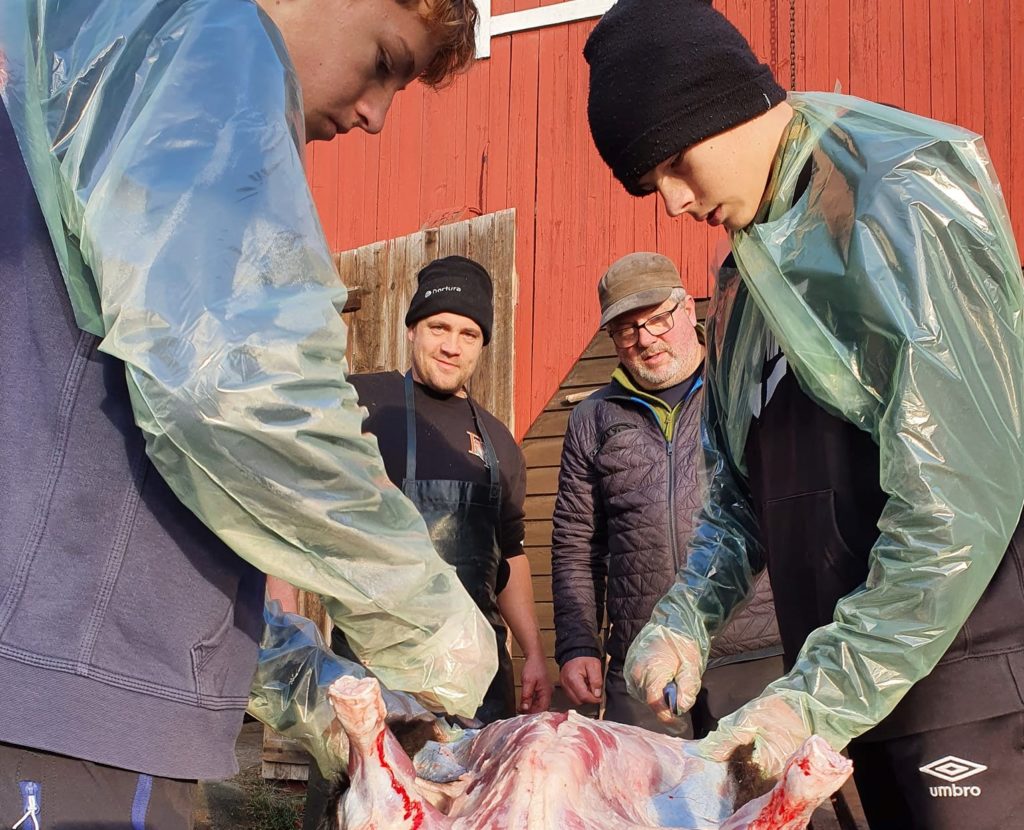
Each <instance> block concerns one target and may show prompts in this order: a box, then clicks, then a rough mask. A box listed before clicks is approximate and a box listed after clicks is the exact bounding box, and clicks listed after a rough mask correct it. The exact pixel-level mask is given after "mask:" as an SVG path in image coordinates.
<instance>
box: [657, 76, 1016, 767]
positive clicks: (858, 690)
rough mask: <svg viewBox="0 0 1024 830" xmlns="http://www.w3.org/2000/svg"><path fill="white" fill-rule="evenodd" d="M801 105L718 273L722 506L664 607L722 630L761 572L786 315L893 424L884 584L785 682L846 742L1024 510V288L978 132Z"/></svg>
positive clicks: (851, 415) (858, 395) (812, 353)
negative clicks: (754, 429)
mask: <svg viewBox="0 0 1024 830" xmlns="http://www.w3.org/2000/svg"><path fill="white" fill-rule="evenodd" d="M790 103H791V104H792V105H793V107H794V108H795V110H796V111H797V113H798V116H799V117H800V118H802V119H803V120H804V122H805V124H806V128H807V129H805V130H799V131H794V132H793V133H792V137H791V138H790V140H789V142H788V144H787V145H786V146H784V147H783V148H782V149H781V151H780V152H781V153H782V158H781V169H780V173H779V186H778V188H777V192H776V196H775V198H774V200H773V202H772V204H771V206H770V209H769V212H768V216H767V219H766V221H764V222H761V223H758V224H754V225H752V226H750V227H749V228H747V229H745V230H744V231H741V232H738V233H735V234H733V237H732V246H733V252H734V254H735V257H736V261H737V264H738V266H739V270H740V274H741V276H742V283H738V282H737V281H728V280H727V281H725V282H724V283H723V285H722V286H720V287H719V289H718V290H719V297H718V307H717V312H716V319H715V327H716V328H717V329H719V330H720V331H722V332H723V333H725V332H730V333H731V334H726V335H725V341H726V344H727V348H723V349H722V350H721V351H720V352H719V353H717V354H716V353H715V350H712V353H711V354H710V355H709V373H710V374H711V376H712V380H711V382H710V383H709V388H710V390H712V392H711V394H709V397H712V396H713V397H714V398H715V400H714V404H713V405H714V407H715V408H716V409H717V412H715V413H713V415H714V416H715V417H713V418H712V419H711V424H710V425H711V426H714V427H715V430H714V437H715V438H716V441H715V442H714V444H715V447H716V448H717V453H718V454H717V455H716V454H714V453H712V455H711V456H710V463H711V465H712V468H713V474H714V481H715V483H714V485H713V487H712V499H711V504H710V506H709V507H708V508H707V509H706V511H705V521H704V522H703V523H702V526H701V528H700V530H699V532H698V534H697V537H696V541H695V543H694V545H695V547H694V551H695V553H696V555H695V556H692V558H691V561H690V563H689V564H688V566H687V568H686V570H685V572H684V573H683V574H681V576H680V578H679V579H678V580H677V581H676V583H675V585H674V587H673V589H672V590H671V591H670V593H669V594H668V595H667V596H666V597H665V598H663V599H662V600H661V602H660V603H659V605H658V607H657V609H656V611H655V620H656V621H658V620H660V621H662V622H664V623H665V624H666V625H667V626H670V627H671V628H674V629H676V630H678V631H680V632H682V633H683V634H685V635H686V636H689V637H691V638H692V639H694V640H695V641H697V642H699V643H701V644H702V646H703V647H704V648H705V649H706V643H707V637H708V635H709V634H711V633H713V632H714V631H715V630H716V629H717V627H718V626H719V625H720V624H721V621H722V619H723V615H724V614H725V612H726V610H727V609H728V608H729V607H731V606H732V605H734V604H735V603H736V602H738V601H739V600H740V599H741V598H742V596H744V595H745V592H746V591H748V590H749V579H748V577H747V574H748V572H749V569H750V562H752V561H753V562H755V563H756V557H755V556H753V555H751V550H752V548H751V531H750V525H749V523H748V521H747V519H748V518H749V511H748V509H747V504H748V503H749V498H748V494H747V490H746V485H745V483H744V477H743V470H742V453H743V446H744V443H745V440H746V432H747V427H748V425H749V423H750V419H751V411H752V410H751V399H752V398H751V392H752V390H753V388H754V384H755V383H756V381H757V377H758V376H757V374H756V373H755V372H753V371H752V369H753V368H754V364H755V363H757V362H758V361H760V360H763V354H764V351H763V350H764V344H765V341H764V338H763V336H762V335H763V333H765V332H766V331H767V330H770V331H771V333H773V334H774V336H775V337H776V338H777V340H778V342H779V344H780V345H781V346H782V348H783V350H784V352H785V353H786V356H787V359H788V361H789V365H790V368H791V369H792V371H794V372H795V373H796V376H797V378H798V380H799V382H800V384H801V386H802V387H803V389H804V390H805V391H806V392H807V393H808V394H809V395H810V396H811V397H812V398H813V399H814V400H815V401H817V402H818V403H819V404H820V405H822V406H823V407H825V408H826V409H827V410H829V411H830V412H833V413H835V414H837V415H839V416H841V417H843V418H845V419H846V420H848V421H850V422H852V423H853V424H855V425H857V426H858V427H860V428H861V429H863V430H865V431H867V432H868V433H869V434H870V435H871V436H872V438H873V439H874V440H875V442H876V443H877V445H878V448H879V458H880V484H881V486H882V489H883V490H884V492H885V493H886V494H887V496H888V502H887V504H886V505H885V508H884V510H883V512H882V515H881V518H880V520H879V523H878V529H879V536H878V540H877V542H876V543H875V545H874V547H873V549H872V551H871V554H870V559H869V573H868V577H867V579H866V582H865V584H863V585H862V586H861V587H860V588H858V589H856V590H854V591H853V592H852V593H851V594H849V595H848V596H846V597H845V598H843V599H842V600H841V601H840V602H839V603H838V604H837V606H836V610H835V615H834V619H833V622H832V623H831V624H830V625H827V626H824V627H822V628H819V629H817V630H815V631H814V632H813V633H812V634H811V635H810V636H809V637H808V638H807V640H806V643H805V645H804V647H803V649H802V651H801V652H800V654H799V656H798V658H797V661H796V665H795V666H794V668H793V670H792V671H791V672H790V673H789V674H787V675H786V676H784V677H783V678H781V679H780V680H778V681H776V682H774V683H772V684H771V685H770V686H769V687H768V689H767V690H766V692H765V695H766V696H778V697H779V698H781V700H782V701H784V702H785V703H786V705H787V706H788V707H789V708H790V709H791V710H792V711H793V712H795V713H796V714H797V716H798V718H799V719H800V720H801V721H803V722H804V723H805V724H806V725H807V726H808V728H809V730H810V731H811V732H813V733H815V734H818V735H821V736H823V737H825V738H826V739H828V740H829V741H830V742H831V743H832V744H833V746H835V747H837V748H838V747H842V746H844V745H845V744H846V743H847V742H848V741H849V740H851V739H852V738H853V737H855V736H857V735H860V734H861V733H863V732H865V731H866V730H868V729H870V728H871V727H872V726H874V725H875V724H877V723H879V722H880V721H881V720H882V719H883V718H884V717H885V716H886V715H887V714H888V713H889V712H890V711H892V709H893V708H894V707H895V706H896V704H897V703H898V702H899V701H900V700H901V698H902V697H903V695H904V694H906V692H907V691H908V690H909V689H910V687H911V686H912V685H913V684H914V683H915V682H917V681H918V680H920V679H921V678H923V677H924V676H925V675H927V674H928V673H929V672H930V671H931V670H932V668H933V667H934V666H935V665H936V663H937V662H938V661H939V659H940V658H941V657H942V655H943V654H944V653H945V651H946V650H947V649H948V647H949V646H950V644H951V643H952V641H953V639H954V637H955V636H956V634H957V632H958V631H959V630H960V628H961V627H962V626H963V624H964V622H965V621H966V619H967V617H968V615H969V614H970V612H971V610H972V609H973V608H974V606H975V604H976V603H977V601H978V600H979V598H980V597H981V595H982V593H983V592H984V591H985V589H986V587H987V586H988V584H989V582H990V581H991V579H992V576H993V574H994V573H995V571H996V568H997V567H998V565H999V563H1000V561H1001V560H1002V557H1003V555H1004V552H1005V551H1006V548H1007V544H1008V542H1009V540H1010V537H1011V535H1012V533H1013V531H1014V528H1015V527H1016V525H1017V522H1018V520H1019V518H1020V515H1021V508H1022V505H1024V425H1022V424H1024V422H1022V403H1024V287H1022V281H1021V269H1020V261H1019V258H1018V254H1017V248H1016V244H1015V242H1014V238H1013V234H1012V231H1011V228H1010V222H1009V216H1008V214H1007V210H1006V206H1005V204H1004V202H1003V199H1002V194H1001V191H1000V187H999V184H998V182H997V180H996V177H995V173H994V171H993V170H992V166H991V162H990V161H989V158H988V155H987V153H986V151H985V147H984V143H983V141H982V140H981V138H980V137H979V136H977V135H974V134H972V133H970V132H968V131H966V130H963V129H961V128H958V127H954V126H950V125H946V124H940V123H937V122H934V121H930V120H927V119H924V118H920V117H918V116H915V115H912V114H909V113H905V112H902V111H899V110H896V109H893V108H890V107H885V106H883V105H878V104H873V103H869V102H866V101H861V100H858V99H855V98H848V97H844V96H839V95H826V94H800V95H796V94H794V95H792V96H791V98H790ZM808 160H810V162H811V165H812V175H811V180H810V184H809V186H808V187H807V189H806V191H805V192H804V193H803V194H802V195H801V196H799V197H798V198H797V199H796V201H795V202H794V201H793V198H794V192H795V189H796V182H797V179H798V177H799V175H800V173H801V171H802V170H803V169H804V168H805V166H806V165H807V163H808ZM730 292H732V296H730ZM709 539H710V540H712V541H713V543H712V544H709V541H708V540H709ZM750 706H751V707H754V708H756V707H764V706H765V704H764V703H763V701H762V702H759V701H755V702H754V703H752V704H750ZM744 715H745V712H744V710H743V709H741V710H739V712H737V713H735V714H734V715H733V716H731V717H730V718H726V719H724V720H723V722H722V727H723V728H729V727H731V726H739V725H740V724H742V723H743V722H744Z"/></svg>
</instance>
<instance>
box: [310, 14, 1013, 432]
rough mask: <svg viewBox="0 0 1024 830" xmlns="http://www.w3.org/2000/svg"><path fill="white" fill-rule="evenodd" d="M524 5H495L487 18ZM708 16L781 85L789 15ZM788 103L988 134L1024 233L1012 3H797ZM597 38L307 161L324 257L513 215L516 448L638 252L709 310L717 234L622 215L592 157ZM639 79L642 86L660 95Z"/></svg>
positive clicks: (532, 43) (647, 202)
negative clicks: (610, 268) (619, 270)
mask: <svg viewBox="0 0 1024 830" xmlns="http://www.w3.org/2000/svg"><path fill="white" fill-rule="evenodd" d="M537 5H547V4H541V3H537V2H535V1H534V0H493V7H492V14H493V15H498V14H503V13H505V12H510V11H518V10H521V9H525V8H531V7H533V6H537ZM715 5H716V6H717V7H718V8H719V9H722V10H723V11H724V12H725V13H726V14H727V15H728V16H729V18H730V19H731V20H732V21H733V22H734V23H735V24H736V25H737V26H738V27H739V28H740V30H741V31H743V32H744V34H746V35H747V37H748V38H749V40H750V42H751V44H752V46H753V47H754V49H755V50H756V51H757V52H758V53H759V54H760V55H761V56H762V59H763V60H765V61H767V62H769V63H772V64H773V66H774V68H775V71H776V75H777V76H778V78H779V80H780V82H781V83H783V84H784V85H786V86H788V85H789V79H790V67H791V60H790V54H791V53H790V46H791V42H790V2H789V0H716V3H715ZM794 11H795V28H794V33H795V44H796V48H795V58H796V88H797V89H816V90H832V89H833V88H834V87H835V86H836V84H837V82H838V84H840V85H841V88H842V90H843V91H844V92H847V93H850V94H853V95H860V96H863V97H865V98H872V99H875V100H879V101H883V102H885V103H889V104H895V105H898V106H902V107H905V108H906V109H908V110H912V111H914V112H918V113H922V114H924V115H928V116H931V117H934V118H939V119H942V120H946V121H953V122H956V123H959V124H962V125H963V126H965V127H968V128H970V129H972V130H975V131H977V132H980V133H982V134H984V136H985V138H986V141H987V144H988V147H989V151H990V152H991V154H992V157H993V160H994V163H995V169H996V171H997V173H998V175H999V177H1000V179H1001V182H1002V185H1003V189H1004V192H1005V193H1006V196H1007V202H1008V203H1009V206H1010V212H1011V215H1012V217H1013V220H1014V228H1015V229H1016V231H1017V234H1018V236H1021V230H1022V224H1021V223H1022V222H1024V96H1021V95H1020V94H1017V93H1018V92H1019V90H1020V89H1022V88H1024V50H1022V49H1020V48H1017V49H1012V48H1011V44H1014V43H1016V44H1018V45H1019V44H1021V43H1024V2H1019V0H795V4H794ZM595 23H596V21H595V20H588V21H582V22H577V23H571V24H565V25H560V26H553V27H550V28H546V29H540V30H534V31H528V32H520V33H515V34H512V35H505V36H501V37H496V38H494V39H492V41H491V57H490V58H489V59H485V60H480V61H478V62H477V63H476V65H475V66H474V67H473V68H472V69H471V70H470V71H469V72H468V73H467V74H466V75H464V76H462V77H461V78H459V79H458V80H457V81H456V82H455V83H454V84H453V85H452V86H450V87H449V88H447V89H445V90H443V91H441V92H434V91H432V90H429V89H426V88H425V87H423V86H422V85H421V84H414V85H412V86H411V87H410V88H409V89H407V90H406V91H405V92H403V93H401V94H400V95H399V96H398V97H397V98H396V99H395V103H394V106H393V108H392V111H391V114H390V115H389V117H388V123H387V125H386V126H385V128H384V131H383V133H382V134H381V135H379V136H366V135H363V134H361V133H360V134H358V135H349V136H345V137H344V138H343V139H341V140H336V141H332V142H330V143H329V144H314V145H311V146H310V152H309V179H310V184H311V187H312V190H313V194H314V196H315V198H316V203H317V206H318V208H319V210H320V214H321V218H322V221H323V225H324V231H325V233H326V235H327V239H328V242H329V243H330V244H331V246H332V248H333V249H335V250H348V249H351V248H355V247H358V246H360V245H364V244H367V243H370V242H375V241H377V240H381V239H387V238H390V237H394V236H401V235H404V234H408V233H412V232H414V231H416V230H419V229H420V228H422V227H426V226H430V225H435V224H439V223H443V222H444V221H448V220H451V219H455V218H466V217H469V216H473V215H477V214H481V213H489V212H492V211H497V210H501V209H504V208H508V207H514V208H515V209H516V211H517V256H516V264H517V270H518V272H519V279H520V293H519V306H518V315H517V319H516V344H515V348H516V378H515V388H516V424H515V426H516V433H517V436H519V437H521V436H522V435H523V433H525V432H526V430H527V428H528V427H529V425H530V423H531V422H532V421H533V419H534V418H535V417H536V416H537V415H538V414H539V413H540V411H541V410H542V409H543V407H544V405H545V403H546V402H547V401H548V399H549V398H550V397H551V395H552V393H553V392H554V390H555V389H556V388H557V387H558V384H559V382H560V381H561V379H562V378H563V377H564V376H565V374H566V373H567V372H568V371H569V369H570V368H571V367H572V364H573V362H574V361H575V360H576V358H577V357H578V356H579V354H580V352H581V351H582V349H583V348H584V347H585V346H586V344H587V343H588V342H589V340H590V338H591V337H592V336H593V333H594V330H595V328H596V326H597V320H598V308H597V300H596V297H595V292H594V286H595V284H596V281H597V279H598V278H599V277H600V275H601V273H602V271H603V269H604V268H605V267H606V266H607V265H608V264H609V263H610V262H612V261H613V260H614V259H616V258H617V257H619V256H621V255H623V254H625V253H628V252H630V251H634V250H657V251H660V252H662V253H664V254H666V255H667V256H669V257H671V258H672V259H673V260H674V261H675V262H676V263H677V264H678V265H679V267H680V270H681V272H682V273H683V276H684V281H685V282H686V285H687V287H688V289H689V290H690V292H691V293H693V294H695V295H696V296H698V297H704V296H707V295H708V294H709V293H710V288H711V286H710V279H709V262H710V260H711V258H712V255H713V254H714V251H715V248H716V246H719V245H721V244H723V241H722V240H723V237H722V236H721V235H720V232H717V231H711V230H710V229H707V228H705V227H704V226H697V225H696V224H695V223H694V222H692V221H691V220H686V219H669V218H668V217H666V216H665V215H664V213H663V212H661V211H660V210H659V208H658V204H657V202H656V200H655V199H654V198H653V197H649V198H647V199H632V198H630V197H628V196H627V195H626V194H625V193H624V192H623V191H622V189H621V187H619V186H618V184H617V183H616V182H615V181H614V180H613V179H612V178H611V176H610V174H609V173H608V172H607V170H606V169H605V168H604V165H603V164H602V163H601V161H600V158H599V157H598V155H597V152H596V151H595V150H594V148H593V146H592V144H591V142H590V137H589V133H588V129H587V122H586V93H587V69H586V63H585V61H584V60H583V57H582V54H581V53H582V49H583V44H584V42H585V41H586V38H587V35H588V34H589V32H590V30H591V29H592V28H593V27H594V25H595ZM657 81H658V79H657V78H652V83H657Z"/></svg>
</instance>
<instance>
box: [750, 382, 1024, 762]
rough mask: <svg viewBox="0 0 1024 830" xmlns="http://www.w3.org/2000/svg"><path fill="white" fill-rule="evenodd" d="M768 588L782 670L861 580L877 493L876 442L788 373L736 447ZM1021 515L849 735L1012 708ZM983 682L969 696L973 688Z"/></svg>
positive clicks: (1017, 701) (1020, 656) (867, 738)
mask: <svg viewBox="0 0 1024 830" xmlns="http://www.w3.org/2000/svg"><path fill="white" fill-rule="evenodd" d="M744 458H745V460H746V463H747V470H748V473H749V479H750V489H751V495H752V497H753V502H754V509H755V512H756V513H757V517H758V520H759V523H760V527H761V541H762V543H763V545H764V549H765V554H766V557H767V564H768V573H769V576H770V577H771V583H772V591H773V592H774V595H775V612H776V616H777V617H778V621H779V633H780V634H781V636H782V643H783V649H784V658H785V664H786V669H787V670H789V669H790V668H792V666H793V663H794V661H795V660H796V657H797V654H798V653H799V651H800V648H801V647H802V646H803V643H804V640H806V638H807V636H808V635H809V634H810V633H811V632H812V631H813V630H814V629H816V628H818V627H820V626H824V625H828V624H829V623H831V622H832V619H833V615H834V613H835V607H836V603H837V602H838V601H839V600H840V599H842V598H843V597H844V596H846V594H848V593H850V592H851V591H853V590H854V589H855V588H857V587H859V586H860V585H861V584H862V583H863V582H864V581H865V579H866V578H867V575H868V567H869V554H870V552H871V549H872V547H873V546H874V543H875V541H876V540H877V538H878V533H879V531H878V527H877V523H878V519H879V517H880V515H881V512H882V508H883V507H884V506H885V503H886V501H887V496H886V494H885V493H884V492H883V490H882V489H881V487H880V486H879V483H878V482H879V450H878V445H877V444H875V442H874V441H873V440H872V438H871V436H870V435H868V434H867V433H866V432H864V431H862V430H860V429H858V428H857V427H856V426H854V425H853V424H851V423H849V422H847V421H844V420H842V419H840V418H837V417H835V416H833V415H830V414H829V413H828V412H826V411H825V410H824V409H822V408H821V407H820V406H818V405H817V404H816V403H815V402H814V401H813V400H811V398H809V397H808V396H807V395H806V394H805V393H804V392H803V390H802V389H801V388H800V386H799V384H798V382H797V380H796V378H795V377H794V375H793V372H792V371H791V370H790V371H788V372H787V373H786V375H785V376H784V377H783V378H782V379H781V380H780V381H779V384H778V386H777V387H776V389H775V393H774V395H773V396H772V398H771V400H770V402H769V403H768V404H767V406H765V408H764V409H763V411H762V412H761V416H760V418H755V419H754V420H753V421H752V423H751V427H750V433H749V437H748V439H747V445H746V449H745V452H744ZM1021 573H1024V519H1021V522H1020V523H1019V524H1018V526H1017V530H1016V532H1015V533H1014V535H1013V537H1012V538H1011V540H1010V545H1009V548H1008V550H1007V552H1006V555H1005V556H1004V557H1003V561H1002V563H1001V564H1000V566H999V568H998V570H997V571H996V573H995V576H994V577H993V579H992V582H991V583H989V587H988V589H987V590H986V591H985V593H984V594H983V596H982V598H981V600H980V601H979V602H978V604H977V605H976V606H975V608H974V611H973V612H972V613H971V615H970V617H969V618H968V620H967V623H966V624H965V625H964V627H963V628H962V629H961V630H960V632H959V633H958V634H957V637H956V639H955V640H954V641H953V643H952V645H951V646H950V648H949V649H948V650H947V652H946V654H945V655H944V656H943V658H942V660H941V661H940V662H939V664H938V665H937V666H936V667H935V668H934V669H933V670H932V672H931V674H929V675H928V676H927V677H925V678H923V679H922V680H920V681H919V682H918V683H916V684H915V685H914V686H913V687H912V688H911V690H910V691H909V692H908V693H907V695H906V696H905V697H904V698H903V700H902V701H900V703H899V704H898V705H897V706H896V708H895V709H894V710H893V711H892V713H890V715H889V716H888V717H887V718H886V719H885V720H883V721H882V722H881V723H880V724H879V725H878V726H876V727H875V728H874V729H871V730H870V731H869V732H867V733H865V734H864V735H862V736H861V737H860V738H858V739H857V741H860V742H871V741H885V740H889V739H891V738H894V737H899V736H904V735H912V734H916V733H922V732H926V731H929V730H934V729H941V728H945V727H950V726H955V725H958V724H966V723H971V722H976V721H982V720H985V719H987V718H995V717H999V716H1002V715H1006V714H1009V713H1011V712H1019V711H1022V710H1024V705H1022V699H1021V694H1020V693H1019V692H1018V690H1017V683H1016V682H1015V677H1020V678H1024V627H1022V626H1021V624H1020V620H1022V619H1024V582H1022V580H1021V578H1020V576H1019V574H1021ZM982 689H983V690H985V693H984V694H979V690H982Z"/></svg>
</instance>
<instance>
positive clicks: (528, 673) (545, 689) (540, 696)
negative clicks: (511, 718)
mask: <svg viewBox="0 0 1024 830" xmlns="http://www.w3.org/2000/svg"><path fill="white" fill-rule="evenodd" d="M553 692H554V687H553V686H552V685H551V681H550V680H549V679H548V670H547V666H546V665H545V661H544V655H543V654H532V655H530V656H529V657H527V658H526V661H525V662H524V663H523V689H522V695H521V697H520V699H519V711H520V713H521V714H524V715H536V714H537V713H538V712H546V711H547V709H548V707H549V706H550V705H551V695H552V693H553Z"/></svg>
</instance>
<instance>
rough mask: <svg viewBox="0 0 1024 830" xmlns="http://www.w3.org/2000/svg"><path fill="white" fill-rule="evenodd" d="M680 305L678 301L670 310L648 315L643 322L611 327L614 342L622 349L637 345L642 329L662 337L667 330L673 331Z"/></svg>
mask: <svg viewBox="0 0 1024 830" xmlns="http://www.w3.org/2000/svg"><path fill="white" fill-rule="evenodd" d="M679 305H680V304H679V303H676V304H675V305H674V306H672V308H670V309H669V310H668V311H663V312H661V313H660V314H655V315H654V316H653V317H648V318H647V319H646V320H644V321H643V322H642V323H630V324H629V325H628V326H620V327H619V328H615V329H613V328H611V327H609V328H608V334H609V335H611V338H612V342H613V343H614V344H615V345H616V346H618V347H619V348H620V349H628V348H630V347H632V346H635V345H636V344H637V342H638V341H639V340H640V329H647V333H648V334H649V335H651V336H652V337H660V336H661V335H663V334H665V333H666V332H670V331H672V327H673V326H674V325H675V324H676V318H675V313H676V309H677V308H679Z"/></svg>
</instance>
